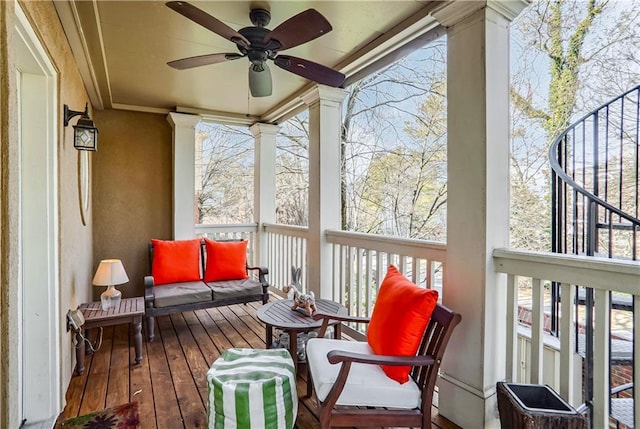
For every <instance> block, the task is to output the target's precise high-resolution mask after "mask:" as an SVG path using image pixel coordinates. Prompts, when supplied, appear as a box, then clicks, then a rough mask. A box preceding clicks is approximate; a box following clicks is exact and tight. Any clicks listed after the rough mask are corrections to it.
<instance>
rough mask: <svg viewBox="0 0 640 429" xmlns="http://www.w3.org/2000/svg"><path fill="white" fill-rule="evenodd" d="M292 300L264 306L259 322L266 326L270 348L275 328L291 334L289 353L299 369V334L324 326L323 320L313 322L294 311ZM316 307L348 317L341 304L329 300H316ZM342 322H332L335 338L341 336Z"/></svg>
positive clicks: (274, 302) (324, 311) (257, 314)
mask: <svg viewBox="0 0 640 429" xmlns="http://www.w3.org/2000/svg"><path fill="white" fill-rule="evenodd" d="M292 304H293V302H292V301H291V300H290V299H281V300H278V301H273V302H270V303H268V304H264V305H263V306H262V307H260V308H259V309H258V311H256V316H257V317H258V320H260V321H261V322H263V323H264V324H265V326H266V343H267V348H270V347H271V345H272V343H273V328H274V327H275V328H278V329H282V330H283V331H284V332H287V333H289V353H290V354H291V358H292V359H293V364H294V366H295V367H296V370H297V369H298V341H297V339H298V334H299V333H301V332H309V331H312V330H314V329H318V328H320V326H322V320H313V318H311V317H308V316H306V315H305V314H303V313H302V312H301V311H292V310H291V305H292ZM316 307H317V308H318V311H320V312H322V313H328V314H335V315H338V316H346V314H347V309H346V308H345V307H344V306H343V305H342V304H340V303H338V302H334V301H330V300H328V299H316ZM340 323H341V322H339V321H337V320H332V321H331V322H329V325H330V326H333V327H334V331H333V335H334V338H340V336H341V329H340V327H341V325H340Z"/></svg>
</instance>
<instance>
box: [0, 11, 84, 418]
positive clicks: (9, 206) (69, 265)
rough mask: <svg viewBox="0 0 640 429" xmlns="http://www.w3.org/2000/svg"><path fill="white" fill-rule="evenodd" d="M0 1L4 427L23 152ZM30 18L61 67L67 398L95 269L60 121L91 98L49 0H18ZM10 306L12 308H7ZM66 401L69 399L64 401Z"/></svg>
mask: <svg viewBox="0 0 640 429" xmlns="http://www.w3.org/2000/svg"><path fill="white" fill-rule="evenodd" d="M2 3H3V5H2V7H0V23H2V24H0V26H1V28H2V29H1V30H0V45H2V44H6V46H7V55H6V56H5V55H4V49H3V48H0V52H1V53H2V54H3V55H0V58H2V60H0V63H2V66H0V82H1V83H2V92H0V105H1V106H2V108H3V114H2V116H0V121H1V122H0V128H2V146H1V151H2V153H1V157H0V169H1V170H0V171H2V194H1V198H0V213H1V216H2V248H1V251H2V253H1V259H0V263H1V267H2V269H1V271H0V273H1V275H2V279H1V280H2V285H1V286H2V287H1V289H2V299H3V302H2V308H3V313H2V336H0V341H1V344H0V350H2V352H1V353H2V354H1V355H0V357H1V360H0V362H1V365H0V385H1V386H2V401H1V404H0V405H1V406H0V427H18V426H19V425H20V424H19V421H18V419H19V418H20V416H19V415H18V414H19V413H18V404H19V401H20V400H21V399H20V398H19V396H18V385H17V368H18V366H17V365H18V363H17V362H15V360H16V359H17V356H18V350H17V347H16V345H17V344H18V338H17V332H18V329H17V328H18V325H17V324H18V323H19V322H18V320H17V319H16V318H15V317H12V316H11V314H12V313H11V312H12V311H13V312H15V307H17V305H16V304H17V296H18V280H19V278H18V270H17V267H16V263H17V261H18V260H19V259H18V258H19V252H18V249H17V247H16V242H17V240H15V237H16V236H15V234H16V233H17V232H18V230H17V228H18V225H19V219H17V213H18V194H19V190H18V188H17V183H18V182H17V174H18V173H17V171H16V170H17V166H18V163H17V162H16V158H15V157H16V154H17V153H18V140H17V135H18V126H17V117H18V111H17V103H16V93H17V87H16V81H15V77H14V74H15V66H16V65H15V56H14V55H13V54H12V52H13V50H14V49H15V45H14V42H13V41H12V34H13V31H14V22H15V21H14V10H13V2H2ZM20 5H21V6H22V9H23V10H24V12H25V15H26V16H27V18H28V20H29V22H30V23H31V24H32V27H33V29H34V31H35V33H36V34H37V36H38V38H39V39H40V42H41V44H42V45H43V47H44V49H45V50H46V51H47V53H48V54H49V58H50V59H51V62H52V63H53V65H54V67H55V68H56V70H57V71H58V108H57V111H58V112H60V115H59V118H60V122H59V123H58V131H59V134H58V138H57V139H56V141H55V145H56V148H55V149H56V150H57V154H58V191H59V198H58V207H59V214H58V216H59V243H58V251H59V266H60V275H59V283H60V291H59V292H60V295H59V297H60V301H59V302H60V320H59V329H60V333H61V341H62V343H61V353H60V356H59V359H60V371H61V385H60V386H59V389H60V392H61V395H62V398H64V392H65V391H66V388H67V386H68V384H69V380H70V378H71V374H72V370H73V365H74V363H75V358H74V357H75V354H74V353H73V345H72V342H71V334H70V333H67V332H66V329H65V328H66V324H65V313H66V310H67V309H69V308H76V307H77V306H78V305H79V304H80V303H81V302H84V301H87V300H88V299H90V298H91V295H90V294H91V286H90V284H91V275H92V269H93V253H92V252H93V247H92V225H91V220H90V219H89V221H88V222H87V225H83V223H82V220H81V216H80V208H79V195H78V194H79V188H78V152H77V151H76V150H75V149H74V148H73V143H72V141H73V129H72V128H71V127H68V128H64V127H63V124H62V106H63V104H68V105H69V106H70V107H71V108H73V109H81V108H82V107H83V106H84V105H85V103H86V102H87V101H88V96H87V93H86V91H85V88H84V85H83V83H82V80H81V78H80V74H79V72H78V69H77V66H76V63H75V60H74V58H73V56H72V55H71V50H70V48H69V45H68V44H67V40H66V37H65V35H64V32H63V29H62V26H61V25H60V22H59V20H58V16H57V14H56V11H55V8H54V6H53V4H52V3H51V2H20ZM7 309H10V311H9V313H7V312H6V310H7ZM63 400H64V399H63Z"/></svg>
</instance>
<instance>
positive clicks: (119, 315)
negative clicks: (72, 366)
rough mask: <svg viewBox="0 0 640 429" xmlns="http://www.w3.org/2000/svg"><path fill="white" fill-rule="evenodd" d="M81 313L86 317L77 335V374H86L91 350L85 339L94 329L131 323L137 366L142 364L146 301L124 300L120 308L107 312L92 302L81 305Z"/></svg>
mask: <svg viewBox="0 0 640 429" xmlns="http://www.w3.org/2000/svg"><path fill="white" fill-rule="evenodd" d="M80 311H82V315H83V316H84V325H83V326H82V327H81V328H80V330H79V331H78V332H77V333H76V340H77V344H76V374H77V375H81V374H82V373H83V372H84V356H85V353H88V352H90V349H89V351H87V349H88V348H89V347H88V345H86V344H84V337H87V336H88V335H89V331H90V330H91V329H92V328H100V327H105V326H113V325H120V324H123V323H130V324H132V325H133V326H134V328H135V333H134V335H133V339H134V346H135V350H136V364H138V363H140V362H142V316H144V299H143V298H142V297H138V298H123V299H122V300H121V301H120V307H119V308H112V309H109V310H107V311H104V310H102V304H100V303H99V302H90V303H87V304H82V305H80Z"/></svg>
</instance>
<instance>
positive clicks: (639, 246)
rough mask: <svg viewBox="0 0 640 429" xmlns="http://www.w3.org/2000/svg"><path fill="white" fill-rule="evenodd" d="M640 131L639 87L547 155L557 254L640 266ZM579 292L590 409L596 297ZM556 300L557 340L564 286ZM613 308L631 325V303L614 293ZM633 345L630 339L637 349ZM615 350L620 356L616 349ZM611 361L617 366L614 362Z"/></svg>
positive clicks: (570, 131) (555, 292)
mask: <svg viewBox="0 0 640 429" xmlns="http://www.w3.org/2000/svg"><path fill="white" fill-rule="evenodd" d="M639 126H640V85H639V86H636V87H635V88H633V89H631V90H630V91H627V92H625V93H624V94H622V95H620V96H619V97H616V98H615V99H613V100H611V101H609V102H608V103H606V104H604V105H602V106H600V107H599V108H597V109H595V110H594V111H592V112H590V113H588V114H587V115H585V116H584V117H582V118H581V119H580V120H578V121H577V122H575V123H574V124H572V125H571V126H569V127H568V128H567V129H566V130H565V131H563V132H562V134H560V136H558V137H557V138H556V140H555V141H554V142H553V144H552V145H551V147H550V149H549V159H550V162H551V168H552V173H551V189H552V192H551V208H552V214H551V215H552V222H551V232H552V249H551V250H552V251H553V252H557V253H565V254H574V255H586V256H599V257H608V258H621V259H627V260H638V259H640V220H639V195H638V192H639V186H640V180H639V175H638V167H639V163H640V154H639V150H640V146H639ZM577 287H578V291H577V293H576V296H577V297H578V302H577V304H579V305H576V313H577V314H576V320H579V321H580V323H581V324H582V326H583V327H584V333H583V335H584V336H583V338H584V341H583V342H582V343H583V349H582V350H580V352H581V353H583V355H584V357H585V360H584V362H585V389H584V400H585V404H586V406H587V407H590V406H591V399H592V398H593V322H594V321H593V304H594V295H593V290H592V289H588V288H582V287H579V286H577ZM639 289H640V287H639ZM551 295H552V296H551V299H552V306H551V319H552V327H551V329H552V331H553V333H554V334H556V335H557V329H558V326H559V325H558V317H559V311H558V310H559V305H558V304H559V301H560V295H559V285H557V284H553V285H552V287H551ZM581 306H584V307H582V308H583V309H584V311H583V312H582V313H583V314H584V316H583V317H582V320H580V318H579V316H578V309H579V308H580V307H581ZM611 306H612V308H613V309H616V310H619V311H628V312H630V313H629V314H630V317H634V309H633V305H632V297H631V296H629V295H625V294H617V293H614V294H613V296H612V297H611ZM579 331H580V330H579V329H576V333H577V335H579ZM610 337H611V335H610ZM635 338H637V337H636V336H635V333H633V338H632V339H631V341H633V342H634V343H635V341H634V340H635ZM576 343H578V342H576ZM610 349H611V350H612V353H613V352H615V347H611V348H610ZM631 349H633V347H631ZM610 360H611V361H612V364H615V363H616V359H615V357H614V356H611V359H610ZM611 414H612V415H613V414H615V413H614V412H613V409H612V412H611Z"/></svg>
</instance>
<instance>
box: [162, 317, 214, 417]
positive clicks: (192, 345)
mask: <svg viewBox="0 0 640 429" xmlns="http://www.w3.org/2000/svg"><path fill="white" fill-rule="evenodd" d="M171 321H172V322H173V326H174V328H175V330H176V332H180V335H178V341H179V342H180V345H181V347H182V353H183V354H184V357H185V361H186V364H187V368H188V369H189V370H190V372H191V377H192V378H193V382H194V384H195V386H196V388H197V389H198V393H199V394H200V399H201V400H202V403H203V404H204V405H206V404H207V371H208V370H209V365H208V364H207V361H206V359H205V357H204V356H203V355H202V352H201V351H200V348H199V347H198V343H197V342H196V340H195V339H194V338H193V334H192V333H191V330H190V329H189V328H188V326H187V323H186V322H185V320H184V317H182V314H172V315H171Z"/></svg>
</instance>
